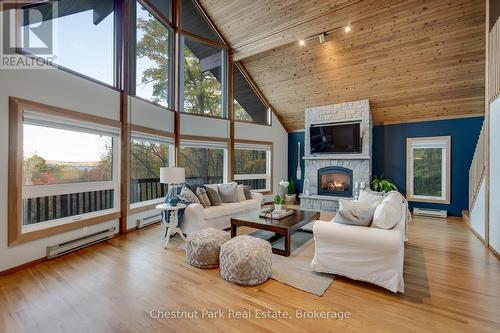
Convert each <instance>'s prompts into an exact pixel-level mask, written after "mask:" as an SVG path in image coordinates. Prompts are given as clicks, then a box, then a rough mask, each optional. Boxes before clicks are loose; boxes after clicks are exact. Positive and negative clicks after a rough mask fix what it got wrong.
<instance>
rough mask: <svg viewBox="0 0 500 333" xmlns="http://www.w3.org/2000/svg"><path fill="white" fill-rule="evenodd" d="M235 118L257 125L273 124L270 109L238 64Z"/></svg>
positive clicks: (235, 83)
mask: <svg viewBox="0 0 500 333" xmlns="http://www.w3.org/2000/svg"><path fill="white" fill-rule="evenodd" d="M234 118H235V119H236V120H239V121H246V122H251V123H255V124H262V125H270V124H271V110H270V108H269V107H268V106H267V105H266V104H264V102H263V101H262V100H261V99H260V97H259V96H258V95H257V93H256V92H255V90H254V89H253V88H252V86H251V85H250V83H248V81H247V79H246V77H245V76H244V75H243V73H242V72H241V70H240V68H239V67H238V66H237V65H236V64H235V66H234Z"/></svg>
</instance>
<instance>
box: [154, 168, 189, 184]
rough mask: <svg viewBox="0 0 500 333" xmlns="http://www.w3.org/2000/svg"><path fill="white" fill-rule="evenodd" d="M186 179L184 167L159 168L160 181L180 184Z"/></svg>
mask: <svg viewBox="0 0 500 333" xmlns="http://www.w3.org/2000/svg"><path fill="white" fill-rule="evenodd" d="M185 181H186V171H185V169H184V168H160V183H162V184H182V183H184V182H185Z"/></svg>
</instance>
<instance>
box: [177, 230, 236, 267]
mask: <svg viewBox="0 0 500 333" xmlns="http://www.w3.org/2000/svg"><path fill="white" fill-rule="evenodd" d="M230 239H231V235H230V234H229V233H228V232H226V231H222V230H218V229H214V228H208V229H202V230H199V231H196V232H193V233H191V234H188V236H187V238H186V261H187V263H188V264H190V265H191V266H195V267H198V268H216V267H219V252H220V247H221V245H222V244H224V243H225V242H227V241H228V240H230Z"/></svg>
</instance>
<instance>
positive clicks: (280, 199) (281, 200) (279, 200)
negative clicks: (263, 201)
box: [273, 195, 283, 205]
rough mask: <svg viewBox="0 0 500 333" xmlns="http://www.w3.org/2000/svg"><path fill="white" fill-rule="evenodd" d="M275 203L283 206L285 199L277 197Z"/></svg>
mask: <svg viewBox="0 0 500 333" xmlns="http://www.w3.org/2000/svg"><path fill="white" fill-rule="evenodd" d="M273 202H274V203H275V204H277V205H281V204H282V203H283V199H282V198H281V196H279V195H277V196H275V197H274V200H273Z"/></svg>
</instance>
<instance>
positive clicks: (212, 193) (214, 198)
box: [207, 187, 221, 206]
mask: <svg viewBox="0 0 500 333" xmlns="http://www.w3.org/2000/svg"><path fill="white" fill-rule="evenodd" d="M207 195H208V199H210V203H211V204H212V206H220V204H221V200H220V196H219V192H217V191H216V190H214V189H213V188H211V187H207Z"/></svg>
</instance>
